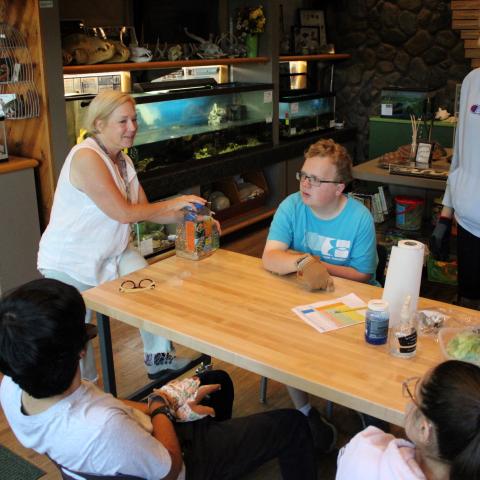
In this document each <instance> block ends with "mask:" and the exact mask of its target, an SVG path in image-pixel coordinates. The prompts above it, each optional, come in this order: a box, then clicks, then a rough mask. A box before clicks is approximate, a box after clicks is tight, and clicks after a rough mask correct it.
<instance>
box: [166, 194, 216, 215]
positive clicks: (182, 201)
mask: <svg viewBox="0 0 480 480" xmlns="http://www.w3.org/2000/svg"><path fill="white" fill-rule="evenodd" d="M167 201H168V202H171V209H172V210H173V211H174V212H178V211H180V210H182V208H185V207H188V208H191V209H192V210H195V211H196V210H197V207H196V206H195V204H196V203H200V204H201V205H205V204H206V203H207V201H206V200H205V199H204V198H202V197H199V196H197V195H182V196H181V197H176V198H172V199H171V200H167Z"/></svg>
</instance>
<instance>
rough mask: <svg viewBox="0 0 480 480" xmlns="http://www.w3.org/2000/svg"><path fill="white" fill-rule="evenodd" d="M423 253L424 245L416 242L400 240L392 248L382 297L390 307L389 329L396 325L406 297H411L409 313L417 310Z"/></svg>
mask: <svg viewBox="0 0 480 480" xmlns="http://www.w3.org/2000/svg"><path fill="white" fill-rule="evenodd" d="M424 251H425V245H424V244H423V243H421V242H417V241H416V240H400V241H399V242H398V246H396V247H393V248H392V253H391V254H390V260H389V262H388V269H387V276H386V278H385V288H384V289H383V297H382V298H383V299H384V300H387V302H388V303H389V305H390V323H389V327H392V326H394V325H396V324H398V322H399V319H400V311H401V309H402V305H403V302H404V301H405V298H406V296H407V295H410V296H411V297H412V298H411V302H410V312H411V313H413V312H414V311H415V310H416V309H417V302H418V297H419V294H420V282H421V280H422V268H423V255H424Z"/></svg>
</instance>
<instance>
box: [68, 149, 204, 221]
mask: <svg viewBox="0 0 480 480" xmlns="http://www.w3.org/2000/svg"><path fill="white" fill-rule="evenodd" d="M70 182H71V183H72V185H73V186H74V187H75V188H77V189H78V190H80V191H82V192H83V193H85V194H86V195H88V196H89V197H90V199H91V200H92V201H93V202H94V203H95V204H96V205H97V207H98V208H99V209H100V210H102V212H103V213H105V215H107V216H109V217H110V218H112V219H113V220H116V221H118V222H120V223H135V222H140V221H142V220H149V221H151V222H156V223H175V222H177V221H179V220H180V219H181V213H180V211H181V209H182V208H184V207H186V206H189V207H192V208H195V207H194V206H193V203H194V202H197V203H201V204H204V203H205V199H203V198H201V197H198V196H197V195H182V196H181V197H176V198H173V199H170V200H164V201H163V202H156V203H149V202H148V200H147V197H146V195H145V192H144V191H143V189H141V190H140V191H139V200H140V203H138V204H130V203H128V202H127V201H126V199H125V198H124V197H123V195H122V194H121V192H120V190H119V189H118V187H117V185H116V184H115V181H114V179H113V177H112V175H111V173H110V171H109V170H108V168H107V166H106V165H105V163H104V161H103V160H102V159H101V158H100V156H99V155H98V154H97V153H96V152H95V151H93V150H91V149H88V148H82V149H80V150H79V151H78V152H77V153H76V154H75V155H74V157H73V159H72V164H71V169H70Z"/></svg>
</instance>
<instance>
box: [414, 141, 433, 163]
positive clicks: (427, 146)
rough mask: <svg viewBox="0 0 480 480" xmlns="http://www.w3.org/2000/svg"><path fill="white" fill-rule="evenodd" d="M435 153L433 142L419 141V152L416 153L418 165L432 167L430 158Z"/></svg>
mask: <svg viewBox="0 0 480 480" xmlns="http://www.w3.org/2000/svg"><path fill="white" fill-rule="evenodd" d="M432 153H433V143H431V142H422V141H419V142H418V145H417V153H416V154H415V166H416V167H420V168H422V167H424V168H428V167H430V159H431V158H432Z"/></svg>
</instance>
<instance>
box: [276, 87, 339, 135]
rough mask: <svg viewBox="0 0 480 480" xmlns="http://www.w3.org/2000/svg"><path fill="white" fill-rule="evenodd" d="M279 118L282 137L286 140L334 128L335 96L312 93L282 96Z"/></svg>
mask: <svg viewBox="0 0 480 480" xmlns="http://www.w3.org/2000/svg"><path fill="white" fill-rule="evenodd" d="M279 117H280V135H281V136H282V137H284V138H290V137H295V136H299V135H303V134H306V133H312V132H316V131H319V130H326V129H328V128H333V127H334V123H335V96H333V95H322V94H311V93H308V94H303V95H298V94H296V95H292V96H282V97H281V98H280V103H279Z"/></svg>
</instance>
